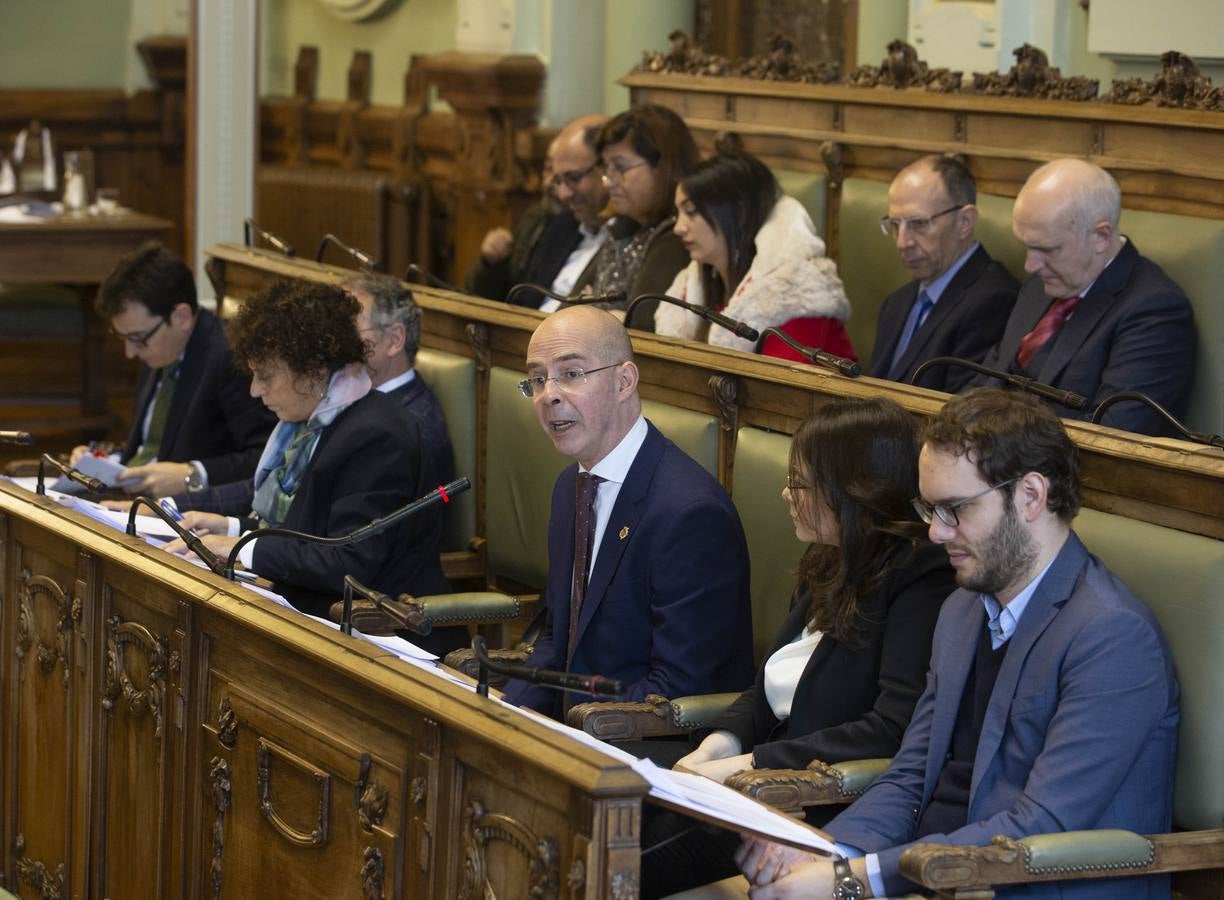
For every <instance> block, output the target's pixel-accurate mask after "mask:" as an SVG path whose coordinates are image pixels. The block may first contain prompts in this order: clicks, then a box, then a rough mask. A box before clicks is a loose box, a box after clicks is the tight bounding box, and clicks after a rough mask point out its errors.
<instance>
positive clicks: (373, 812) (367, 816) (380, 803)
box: [357, 781, 415, 831]
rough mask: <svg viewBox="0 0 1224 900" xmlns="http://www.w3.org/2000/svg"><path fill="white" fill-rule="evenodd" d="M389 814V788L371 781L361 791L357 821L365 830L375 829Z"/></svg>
mask: <svg viewBox="0 0 1224 900" xmlns="http://www.w3.org/2000/svg"><path fill="white" fill-rule="evenodd" d="M414 787H415V784H414ZM386 815H387V789H386V788H385V787H383V786H382V785H381V784H379V783H378V782H376V781H371V782H370V783H368V784H367V785H365V788H364V789H363V790H362V792H361V799H360V800H359V801H358V803H357V821H358V822H360V823H361V828H362V830H364V831H373V830H374V829H375V828H376V827H377V826H379V825H381V824H382V821H383V818H384V817H385V816H386Z"/></svg>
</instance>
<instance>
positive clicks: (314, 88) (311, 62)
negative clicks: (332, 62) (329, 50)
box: [293, 44, 319, 101]
mask: <svg viewBox="0 0 1224 900" xmlns="http://www.w3.org/2000/svg"><path fill="white" fill-rule="evenodd" d="M318 90H319V48H318V47H311V46H308V45H305V44H303V45H302V46H301V47H299V48H298V55H297V62H295V63H294V64H293V96H295V97H299V98H301V99H302V100H307V101H311V100H314V98H315V97H316V96H317V94H318Z"/></svg>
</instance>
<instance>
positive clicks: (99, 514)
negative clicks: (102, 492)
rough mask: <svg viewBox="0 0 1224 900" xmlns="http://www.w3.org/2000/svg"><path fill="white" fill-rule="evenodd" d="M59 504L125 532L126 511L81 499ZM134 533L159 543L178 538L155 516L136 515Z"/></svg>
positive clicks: (67, 500)
mask: <svg viewBox="0 0 1224 900" xmlns="http://www.w3.org/2000/svg"><path fill="white" fill-rule="evenodd" d="M60 502H61V503H63V504H64V506H67V507H68V508H69V509H75V510H77V511H78V512H82V513H84V514H85V515H87V516H89V517H90V518H91V519H96V520H97V521H99V522H103V523H105V524H107V525H109V526H111V527H112V528H115V529H118V530H119V531H127V523H128V516H129V513H128V512H127V510H118V509H107V508H106V507H105V506H102V505H101V504H100V503H94V502H93V501H92V500H85V499H82V498H81V497H68V496H65V497H64V498H63V499H62V500H60ZM136 533H137V534H139V535H140V536H141V537H146V538H157V539H158V541H159V542H164V541H168V540H173V539H174V538H176V537H178V535H177V534H176V533H175V531H174V529H173V528H171V527H170V526H169V525H167V524H166V523H165V522H163V521H162V520H161V519H159V518H158V517H157V516H142V515H137V516H136Z"/></svg>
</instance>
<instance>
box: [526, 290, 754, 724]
mask: <svg viewBox="0 0 1224 900" xmlns="http://www.w3.org/2000/svg"><path fill="white" fill-rule="evenodd" d="M519 388H520V390H521V391H522V393H523V395H524V396H525V397H527V398H529V399H530V402H531V403H532V404H534V406H535V411H536V415H537V417H538V418H539V421H540V426H541V427H542V428H543V429H544V431H545V432H546V433H547V434H548V436H549V437H550V438H552V441H553V444H554V445H555V446H556V448H557V450H559V451H560V452H561V453H563V454H564V455H565V456H568V457H569V458H571V459H573V460H574V461H575V465H572V466H570V467H569V468H567V469H566V470H565V471H564V472H562V473H561V475H560V477H559V478H558V479H557V483H556V486H555V488H554V489H553V498H552V513H551V516H550V518H549V524H548V569H549V571H548V585H547V588H546V590H545V594H544V603H545V604H546V609H547V620H546V623H545V626H544V630H543V633H542V634H541V636H540V638H539V639H538V640H537V641H536V643H535V646H534V648H533V650H532V653H531V656H530V658H529V659H528V664H529V665H532V666H539V667H542V668H546V669H558V670H566V671H571V672H577V673H580V674H586V675H593V674H599V675H605V676H607V677H609V678H618V679H621V680H623V681H624V682H625V685H626V699H631V700H642V699H644V698H645V697H646V695H647V694H661V695H663V696H665V697H679V696H685V695H689V694H696V693H710V692H716V691H738V690H741V689H743V688H744V687H746V686H747V685H748V684H749V683H751V681H752V677H753V662H752V612H751V608H750V604H749V582H748V547H747V543H746V541H745V539H744V531H743V527H742V526H741V524H740V520H739V516H738V514H737V513H736V511H735V507H734V506H732V504H731V500H730V498H729V497H728V496H727V492H726V491H725V490H723V488H722V486H721V485H720V484H719V483H718V482H717V481H716V480H715V479H714V477H713V476H712V475H710V473H708V472H707V471H706V470H705V469H703V468H701V466H700V465H698V464H697V463H696V462H695V461H694V460H693V459H691V458H690V457H688V456H687V455H686V454H685V453H684V452H683V451H682V450H680V448H678V447H677V446H676V445H675V444H673V443H672V442H671V441H669V440H668V439H667V438H665V437H664V436H663V435H662V434H660V433H659V430H658V429H657V428H655V427H654V425H652V424H651V423H650V422H648V421H647V420H646V419H645V418H644V417H643V416H642V403H641V400H640V398H639V397H638V369H637V365H636V364H635V363H634V361H633V348H632V346H631V345H630V342H629V336H628V333H627V332H626V331H625V328H624V326H623V325H621V323H620V322H619V321H618V320H617V319H616V317H615V316H613V315H612V314H611V313H608V312H605V311H604V310H600V309H595V308H593V307H589V306H572V307H566V308H564V309H561V310H559V311H558V312H556V313H555V314H553V315H552V316H550V317H549V318H547V319H546V320H545V321H544V322H543V323H542V324H541V325H540V327H539V328H537V329H536V331H535V333H534V334H533V335H532V337H531V342H530V344H529V345H528V348H527V378H525V379H524V380H523V381H522V382H521V383H520V385H519ZM506 699H507V700H509V701H510V702H513V703H517V704H520V705H523V706H529V707H531V708H533V709H536V710H539V711H541V712H544V713H547V714H549V715H552V716H554V717H558V718H559V717H561V715H562V714H563V712H564V711H565V710H566V709H567V708H568V707H569V705H570V703H571V702H584V701H586V700H587V699H589V698H587V697H577V698H572V699H571V698H570V697H569V696H568V695H567V696H566V697H562V695H561V694H559V693H556V692H551V691H547V690H544V689H543V688H540V687H536V686H533V685H529V684H527V683H526V682H522V681H512V682H511V683H510V685H509V686H508V687H507V689H506Z"/></svg>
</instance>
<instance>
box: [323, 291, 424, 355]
mask: <svg viewBox="0 0 1224 900" xmlns="http://www.w3.org/2000/svg"><path fill="white" fill-rule="evenodd" d="M340 287H342V288H343V289H344V290H346V291H349V292H350V293H356V294H365V295H366V296H368V297H369V298H370V300H371V301H372V302H371V305H370V321H371V322H372V323H373V324H374V326H375V327H376V328H387V327H389V326H391V325H394V324H395V323H396V322H403V323H404V355H405V356H407V357H408V365H410V366H411V365H413V364H415V363H416V355H417V350H418V349H420V346H421V307H419V306H417V302H416V300H415V299H414V298H413V296H412V291H410V290H409V289H408V286H407V285H406V284H404V282H402V281H400V280H399V279H398V278H395V277H394V276H392V275H380V274H377V273H372V274H367V275H356V276H353V277H352V278H348V279H346V280H345V281H344V282H342V283H341V285H340Z"/></svg>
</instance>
